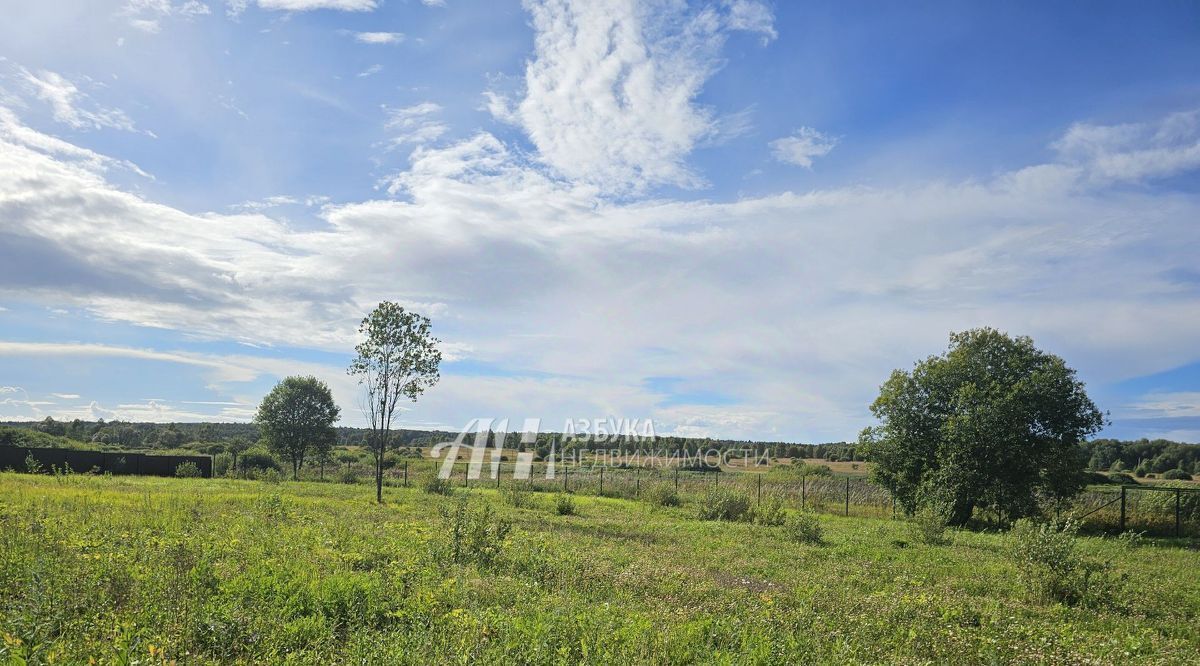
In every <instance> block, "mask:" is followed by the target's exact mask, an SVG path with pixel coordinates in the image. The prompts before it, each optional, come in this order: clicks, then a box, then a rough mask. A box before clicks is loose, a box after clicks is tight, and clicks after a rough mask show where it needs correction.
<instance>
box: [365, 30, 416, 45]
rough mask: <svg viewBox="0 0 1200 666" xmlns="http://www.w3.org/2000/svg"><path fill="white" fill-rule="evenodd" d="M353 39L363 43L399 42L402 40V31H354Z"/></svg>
mask: <svg viewBox="0 0 1200 666" xmlns="http://www.w3.org/2000/svg"><path fill="white" fill-rule="evenodd" d="M354 39H355V40H356V41H359V42H362V43H363V44H399V43H400V42H402V41H404V33H402V32H356V33H354Z"/></svg>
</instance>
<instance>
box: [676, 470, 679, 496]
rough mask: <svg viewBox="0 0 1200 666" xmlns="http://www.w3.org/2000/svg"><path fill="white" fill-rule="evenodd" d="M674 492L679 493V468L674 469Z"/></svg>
mask: <svg viewBox="0 0 1200 666" xmlns="http://www.w3.org/2000/svg"><path fill="white" fill-rule="evenodd" d="M675 492H679V468H678V467H676V468H675Z"/></svg>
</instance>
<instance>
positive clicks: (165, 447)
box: [0, 417, 1200, 476]
mask: <svg viewBox="0 0 1200 666" xmlns="http://www.w3.org/2000/svg"><path fill="white" fill-rule="evenodd" d="M0 426H4V427H0V446H37V447H44V446H59V447H67V448H96V449H104V450H129V451H136V450H155V451H163V452H167V451H176V452H200V453H211V454H217V453H220V452H222V451H223V450H225V448H226V444H227V443H228V442H230V441H233V440H241V441H243V442H245V443H246V444H248V445H250V446H255V443H256V442H258V440H259V432H258V427H257V426H256V425H254V424H253V423H131V422H125V421H108V422H105V421H103V420H99V421H82V420H79V419H76V420H74V421H70V422H63V421H55V420H54V419H52V418H49V417H47V418H46V419H45V420H43V421H37V422H28V421H23V422H16V421H10V422H2V423H0ZM367 432H368V431H367V429H366V428H347V427H339V428H337V435H338V445H339V446H357V445H360V444H362V443H363V441H364V439H365V438H366V435H367ZM392 436H393V438H394V444H395V446H396V447H409V448H413V447H415V448H425V447H429V446H432V445H434V444H437V443H438V442H444V441H448V440H452V439H454V438H455V437H457V436H458V433H457V432H450V431H438V430H398V431H395V432H394V433H393V435H392ZM473 439H474V438H473V437H472V438H471V440H472V441H473ZM491 441H492V440H489V442H491ZM551 445H553V446H554V447H555V449H556V450H559V451H562V452H564V453H566V454H568V455H569V454H570V453H571V452H572V451H573V450H578V449H583V450H601V449H603V450H611V449H623V450H628V451H633V450H641V451H648V450H654V451H665V452H666V453H667V454H668V455H670V454H672V453H679V454H681V455H682V454H683V453H685V452H688V453H691V454H693V455H694V454H695V452H697V451H708V450H718V451H730V450H737V451H740V450H743V449H747V450H750V451H753V452H754V453H756V454H759V455H761V454H764V453H766V454H769V455H770V456H772V457H785V458H823V459H826V460H833V461H851V460H853V461H863V460H869V458H868V457H866V456H864V455H863V452H861V451H860V450H858V448H857V447H856V446H855V444H854V443H850V442H824V443H820V444H797V443H790V442H759V441H750V440H733V439H704V438H692V437H670V436H657V437H655V438H654V440H653V441H652V442H647V441H644V440H643V441H635V442H628V441H625V440H624V439H623V438H620V437H610V438H609V440H608V441H606V442H595V441H590V440H571V439H567V440H566V441H565V442H564V440H563V435H562V434H561V433H554V432H546V433H541V434H539V435H538V440H537V443H536V444H535V445H534V448H536V450H537V452H538V454H539V457H544V456H545V455H547V454H548V452H549V450H550V447H551ZM505 447H506V448H509V449H511V450H524V449H525V447H524V446H522V445H521V444H520V436H519V434H517V433H508V437H507V438H506V440H505ZM255 448H263V447H255ZM1080 455H1081V456H1083V457H1084V459H1085V460H1086V461H1087V467H1088V468H1089V469H1092V470H1099V471H1111V472H1129V473H1131V474H1135V475H1137V476H1145V475H1147V474H1162V473H1165V472H1168V471H1170V470H1173V469H1178V470H1181V471H1183V472H1185V473H1187V474H1200V445H1196V444H1185V443H1181V442H1173V441H1170V440H1165V439H1153V440H1151V439H1139V440H1133V441H1121V440H1115V439H1096V440H1092V441H1089V442H1086V443H1084V444H1083V445H1081V453H1080Z"/></svg>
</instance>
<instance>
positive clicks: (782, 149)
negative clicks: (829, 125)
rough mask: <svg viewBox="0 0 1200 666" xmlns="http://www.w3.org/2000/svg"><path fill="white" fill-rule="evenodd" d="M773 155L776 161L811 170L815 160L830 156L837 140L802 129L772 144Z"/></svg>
mask: <svg viewBox="0 0 1200 666" xmlns="http://www.w3.org/2000/svg"><path fill="white" fill-rule="evenodd" d="M770 145H771V153H772V154H773V155H774V156H775V159H777V160H779V161H780V162H786V163H788V164H795V165H797V166H802V167H804V168H806V169H811V168H812V164H813V160H814V159H816V158H818V157H824V156H825V155H828V154H829V152H830V151H831V150H833V148H834V146H836V145H837V139H835V138H833V137H830V136H826V135H824V134H822V133H820V132H818V131H817V130H815V129H813V128H811V127H801V128H800V129H797V130H796V131H795V132H793V133H792V135H791V136H786V137H783V138H782V139H775V140H774V141H772V142H771V144H770Z"/></svg>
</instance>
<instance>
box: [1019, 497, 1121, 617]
mask: <svg viewBox="0 0 1200 666" xmlns="http://www.w3.org/2000/svg"><path fill="white" fill-rule="evenodd" d="M1078 532H1079V523H1078V522H1076V521H1074V520H1071V519H1068V520H1067V521H1065V522H1063V523H1037V522H1034V521H1032V520H1030V519H1028V518H1022V519H1021V520H1018V521H1017V522H1016V524H1015V525H1013V528H1012V531H1011V532H1010V533H1009V538H1010V539H1011V543H1012V550H1011V554H1012V558H1013V564H1014V565H1015V566H1016V569H1017V575H1018V577H1019V579H1020V581H1021V583H1022V584H1023V585H1024V587H1025V591H1026V592H1027V593H1028V594H1029V595H1030V596H1031V597H1033V598H1034V599H1037V600H1040V601H1058V602H1062V603H1064V604H1067V605H1070V606H1075V605H1079V606H1088V607H1097V606H1105V605H1114V604H1115V603H1116V602H1117V600H1118V598H1119V596H1120V592H1121V587H1122V583H1123V580H1124V579H1123V578H1119V577H1117V576H1116V575H1115V574H1114V572H1113V570H1112V565H1111V564H1110V563H1109V562H1100V561H1097V560H1094V559H1091V558H1088V557H1086V556H1084V555H1082V554H1081V553H1079V551H1078V550H1077V536H1076V535H1077V534H1078Z"/></svg>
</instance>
